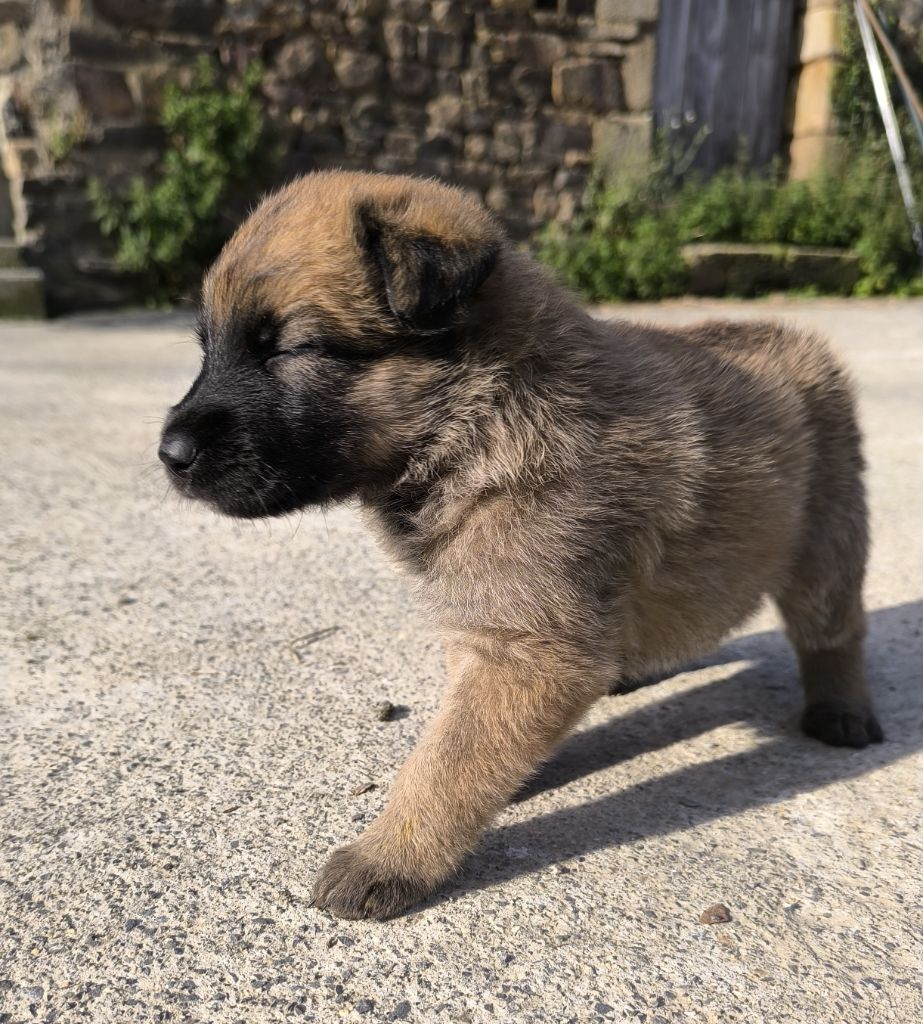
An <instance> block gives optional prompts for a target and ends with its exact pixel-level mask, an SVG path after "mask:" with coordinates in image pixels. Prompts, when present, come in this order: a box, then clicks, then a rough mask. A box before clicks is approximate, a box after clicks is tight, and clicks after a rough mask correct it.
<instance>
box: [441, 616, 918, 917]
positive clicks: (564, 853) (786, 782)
mask: <svg viewBox="0 0 923 1024" xmlns="http://www.w3.org/2000/svg"><path fill="white" fill-rule="evenodd" d="M739 662H745V663H746V664H745V665H744V666H743V667H738V668H736V669H734V668H732V667H731V666H733V665H735V664H737V663H739ZM718 665H727V666H728V668H729V672H728V675H727V676H726V677H725V678H723V679H719V680H716V681H713V682H703V683H702V685H700V686H697V687H695V688H694V689H691V690H685V691H683V692H673V691H671V689H670V685H669V683H663V684H660V685H663V687H664V689H663V691H662V693H663V696H662V698H661V699H660V700H658V701H656V702H654V703H652V704H649V705H647V706H645V707H643V708H640V709H638V710H636V711H633V712H630V713H628V714H625V713H624V712H622V713H620V704H619V701H620V699H621V698H619V697H617V696H615V697H610V698H604V699H608V700H609V701H610V702H611V711H612V717H611V719H610V720H609V721H607V722H605V723H604V724H602V725H599V726H596V727H595V728H592V729H589V730H585V731H583V732H579V733H577V734H575V735H574V736H573V737H572V738H571V739H570V740H569V741H567V742H566V743H565V744H564V746H563V747H562V748H561V750H560V751H559V752H558V753H557V754H556V755H555V757H553V758H552V759H551V760H550V761H549V762H548V763H547V764H546V765H545V767H544V768H543V769H542V771H541V772H540V773H539V774H538V775H537V776H536V778H534V779H533V780H532V781H531V782H530V783H529V784H528V785H527V786H526V788H525V789H524V790H523V791H522V792H521V793H520V794H519V795H518V797H517V801H516V802H517V803H519V804H520V805H522V806H524V807H528V806H529V804H530V803H531V802H532V801H533V800H534V799H535V798H536V797H538V796H539V795H540V794H542V793H547V792H548V791H549V790H555V789H558V788H560V787H562V786H567V785H569V784H570V783H573V782H576V781H578V780H580V779H584V778H586V777H588V776H591V775H593V774H595V773H597V772H601V771H603V770H605V769H608V768H612V767H614V766H616V765H620V764H625V763H626V762H628V761H630V760H631V759H632V758H634V757H637V756H639V755H641V754H643V753H646V752H649V751H653V750H657V749H662V748H664V747H667V746H670V745H672V744H675V743H680V744H681V743H682V741H683V740H687V739H690V738H691V737H694V736H701V735H703V734H705V733H707V732H709V731H711V730H713V729H716V728H718V727H719V726H723V725H728V724H732V723H738V722H739V723H745V724H746V725H747V726H748V727H750V728H752V729H755V730H756V731H757V732H758V733H759V734H760V739H759V741H758V742H756V743H755V744H754V746H753V748H752V749H749V750H746V751H742V752H738V753H733V754H724V755H722V754H720V753H719V755H718V756H717V757H716V758H714V759H710V760H706V761H701V760H697V761H695V762H694V763H693V761H692V755H690V756H689V757H686V758H683V755H682V753H681V752H679V753H678V757H677V760H678V761H684V762H685V763H683V764H682V765H681V767H679V768H677V769H676V770H675V771H671V772H669V773H668V774H666V775H660V776H658V777H656V778H653V779H649V780H647V781H644V782H640V783H636V784H631V782H630V780H626V779H625V778H624V775H623V777H622V778H621V779H619V780H618V781H616V782H614V783H613V785H618V786H620V788H619V789H617V790H615V791H613V792H611V793H607V794H606V795H605V796H602V797H600V798H598V799H595V800H591V801H589V802H584V803H581V804H578V805H577V806H573V807H566V808H563V809H559V810H554V811H552V812H550V813H548V814H544V815H539V816H537V817H533V818H529V819H527V820H525V821H520V822H516V823H513V824H509V825H501V826H500V827H497V828H494V829H493V830H491V831H490V832H489V833H488V834H487V836H486V837H485V840H484V842H483V843H482V845H481V847H480V848H479V850H478V852H477V853H476V854H475V855H474V856H473V857H471V858H470V860H469V862H468V865H467V867H466V869H464V871H463V874H462V876H461V877H460V878H459V880H458V882H457V883H456V885H455V886H453V887H452V888H451V889H450V890H448V891H447V892H446V893H445V895H444V896H443V897H441V898H440V897H437V898H436V899H435V900H434V902H441V901H442V899H451V898H453V897H456V896H458V895H460V894H461V893H463V892H466V891H473V890H477V889H481V888H486V887H489V886H492V885H496V884H499V883H502V882H504V881H507V880H509V879H512V878H515V877H517V876H519V875H524V874H529V873H531V872H534V871H539V870H541V869H542V868H545V867H548V866H549V865H551V864H555V863H558V862H560V861H565V860H569V859H571V858H574V857H578V856H580V855H583V854H586V853H590V852H591V851H594V850H600V849H605V848H612V847H617V846H620V845H622V844H625V843H631V842H633V841H635V840H638V839H643V838H649V837H651V836H658V835H668V834H670V833H672V832H681V831H684V830H686V829H689V828H693V827H695V826H696V825H699V824H702V823H704V822H708V821H712V820H715V819H718V818H723V817H727V816H730V815H734V814H737V813H739V812H741V811H745V810H747V809H749V808H753V807H759V806H763V805H765V804H769V803H772V802H774V801H777V800H781V799H785V798H787V797H790V796H792V795H794V794H796V793H805V792H810V791H811V790H815V789H820V788H822V787H823V786H826V785H828V784H830V783H832V782H836V781H837V780H841V779H848V778H854V777H856V776H860V775H864V774H865V773H867V772H870V771H872V770H874V769H876V768H880V767H882V766H884V765H887V764H891V763H893V762H895V761H898V760H900V759H902V758H904V757H906V756H908V755H909V754H911V753H913V752H915V751H917V750H919V749H921V747H923V685H921V683H923V680H921V668H920V666H921V665H923V600H920V601H915V602H912V603H908V604H902V605H898V606H896V607H893V608H887V609H882V610H880V611H876V612H873V613H871V614H870V616H869V638H868V669H869V679H870V683H871V686H872V690H873V694H874V698H875V703H876V708H877V710H878V713H879V718H880V720H881V722H882V725H883V727H884V731H885V743H884V744H881V745H875V746H871V747H867V748H866V749H865V750H848V749H842V748H833V747H827V746H825V745H823V744H821V743H819V742H817V741H816V740H811V739H808V738H807V737H805V736H803V735H802V734H801V732H800V731H799V729H798V717H799V715H800V711H801V691H800V686H799V684H798V680H797V667H796V663H795V658H794V655H793V653H792V651H791V648H790V647H789V646H788V643H787V641H786V639H785V637H784V636H783V635H782V633H781V632H768V633H758V634H753V635H750V636H745V637H741V638H739V639H736V640H733V641H731V642H730V643H728V644H726V645H725V646H724V647H722V648H721V649H720V650H719V651H718V652H716V654H715V655H714V656H713V657H711V658H708V659H704V660H702V661H701V662H698V663H696V664H695V665H693V666H690V667H689V668H687V669H685V670H684V674H686V673H688V672H695V671H697V670H699V669H701V668H704V667H707V666H718ZM674 690H675V688H674Z"/></svg>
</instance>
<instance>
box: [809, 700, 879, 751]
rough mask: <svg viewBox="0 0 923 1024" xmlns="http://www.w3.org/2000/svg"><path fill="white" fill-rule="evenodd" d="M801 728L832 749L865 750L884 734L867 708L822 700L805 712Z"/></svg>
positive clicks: (877, 741)
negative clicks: (864, 748)
mask: <svg viewBox="0 0 923 1024" xmlns="http://www.w3.org/2000/svg"><path fill="white" fill-rule="evenodd" d="M801 728H802V730H803V731H804V732H805V733H806V734H807V735H808V736H812V737H813V738H814V739H816V740H820V741H821V742H823V743H829V744H830V745H831V746H833V747H857V748H860V747H867V746H868V745H869V744H870V743H881V741H882V740H883V739H884V733H883V732H882V731H881V726H880V725H879V724H878V719H877V718H876V717H875V715H874V713H873V712H872V711H871V710H870V709H869V708H863V707H856V706H854V705H849V704H843V703H840V702H839V701H823V702H821V703H819V704H812V705H811V706H810V707H808V708H806V709H805V712H804V717H803V718H802V719H801Z"/></svg>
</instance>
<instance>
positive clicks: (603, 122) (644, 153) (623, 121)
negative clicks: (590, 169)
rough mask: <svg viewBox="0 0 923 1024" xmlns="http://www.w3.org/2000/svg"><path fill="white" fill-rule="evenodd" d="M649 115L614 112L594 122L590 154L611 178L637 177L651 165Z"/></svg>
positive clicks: (651, 134)
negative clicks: (616, 113) (591, 151)
mask: <svg viewBox="0 0 923 1024" xmlns="http://www.w3.org/2000/svg"><path fill="white" fill-rule="evenodd" d="M653 134H654V126H653V118H652V117H651V116H650V114H621V115H613V116H610V117H607V118H604V119H600V120H598V121H596V122H595V123H594V125H593V153H594V156H595V158H596V162H597V163H598V165H599V167H600V169H601V170H602V172H603V173H604V174H605V175H606V177H608V178H610V179H611V180H613V181H625V180H629V181H630V180H632V179H636V178H637V177H639V176H641V175H643V174H646V173H647V171H648V170H649V168H650V163H651V157H652V148H653Z"/></svg>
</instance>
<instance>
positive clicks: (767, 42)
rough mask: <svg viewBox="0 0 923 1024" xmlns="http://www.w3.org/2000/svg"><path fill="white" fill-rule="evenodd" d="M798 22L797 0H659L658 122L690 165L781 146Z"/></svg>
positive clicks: (749, 156)
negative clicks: (687, 157)
mask: <svg viewBox="0 0 923 1024" xmlns="http://www.w3.org/2000/svg"><path fill="white" fill-rule="evenodd" d="M794 26H795V0H661V3H660V22H659V24H658V29H657V70H656V79H655V87H654V115H655V123H656V125H657V128H658V130H659V131H660V132H661V134H662V136H663V137H664V140H665V141H666V142H667V143H668V144H671V145H672V146H673V147H675V150H687V151H688V152H689V153H690V155H691V153H692V152H693V151H694V152H695V156H694V158H693V159H692V167H694V168H696V169H698V170H700V171H702V172H704V173H706V174H710V173H711V172H713V171H715V170H717V168H719V167H723V166H726V165H727V164H732V163H734V162H735V160H736V159H738V158H739V157H741V156H743V157H744V158H745V159H746V160H748V161H749V162H750V163H751V164H753V165H754V166H761V165H764V164H766V163H768V162H769V161H771V160H772V158H773V157H774V156H776V155H777V154H778V153H779V152H780V149H781V146H782V141H783V135H784V119H785V100H786V90H787V87H788V81H789V65H790V62H791V59H792V47H793V45H794V36H795V33H794ZM690 147H691V148H690Z"/></svg>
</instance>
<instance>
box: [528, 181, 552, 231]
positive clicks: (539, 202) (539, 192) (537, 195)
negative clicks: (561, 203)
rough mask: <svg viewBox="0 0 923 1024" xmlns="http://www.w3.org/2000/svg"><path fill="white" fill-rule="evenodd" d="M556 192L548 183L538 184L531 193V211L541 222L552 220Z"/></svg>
mask: <svg viewBox="0 0 923 1024" xmlns="http://www.w3.org/2000/svg"><path fill="white" fill-rule="evenodd" d="M557 212H558V194H557V192H555V190H554V189H553V188H552V187H551V186H550V185H539V186H538V187H537V188H536V189H535V191H534V192H533V193H532V213H533V214H534V215H535V216H536V217H537V218H538V219H539V220H540V221H542V222H543V223H547V222H548V221H551V220H554V217H555V214H556V213H557Z"/></svg>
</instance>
